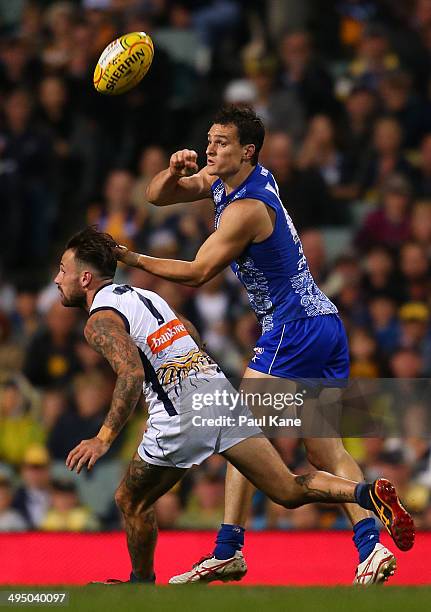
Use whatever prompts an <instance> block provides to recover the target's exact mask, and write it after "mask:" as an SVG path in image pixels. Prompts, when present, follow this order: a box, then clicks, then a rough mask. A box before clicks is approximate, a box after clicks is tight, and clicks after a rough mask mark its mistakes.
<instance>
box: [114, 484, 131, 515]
mask: <svg viewBox="0 0 431 612" xmlns="http://www.w3.org/2000/svg"><path fill="white" fill-rule="evenodd" d="M114 497H115V503H116V504H117V507H118V508H119V510H121V512H122V513H123V514H127V513H128V510H129V508H130V505H131V496H130V494H129V492H128V490H127V488H126V487H123V486H121V485H120V486H119V487H118V489H117V490H116V491H115V496H114Z"/></svg>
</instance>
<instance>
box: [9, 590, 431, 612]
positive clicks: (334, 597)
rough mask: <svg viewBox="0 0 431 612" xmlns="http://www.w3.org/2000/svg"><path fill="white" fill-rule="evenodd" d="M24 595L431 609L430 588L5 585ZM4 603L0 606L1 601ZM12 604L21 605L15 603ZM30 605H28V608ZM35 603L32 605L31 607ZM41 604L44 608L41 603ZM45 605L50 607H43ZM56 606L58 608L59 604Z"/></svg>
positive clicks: (173, 606) (105, 605) (200, 607)
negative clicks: (47, 593)
mask: <svg viewBox="0 0 431 612" xmlns="http://www.w3.org/2000/svg"><path fill="white" fill-rule="evenodd" d="M4 590H7V591H13V592H20V593H24V592H25V593H30V592H31V593H35V592H45V593H46V592H50V593H54V592H57V593H58V592H67V593H68V594H69V603H68V604H67V605H66V606H65V607H66V610H67V611H68V612H70V611H72V610H79V611H80V612H81V611H84V610H89V611H90V610H91V612H98V611H99V610H100V611H103V612H108V610H109V612H114V611H115V612H116V611H119V610H120V611H122V610H125V611H127V612H129V611H134V610H143V611H144V610H145V611H148V612H165V611H166V612H168V611H169V612H171V611H172V612H183V611H184V612H189V611H193V612H194V611H195V610H196V611H202V612H230V611H231V610H232V611H235V612H250V611H251V610H253V611H254V610H257V611H259V612H261V611H268V612H278V611H283V612H287V611H289V612H311V611H313V612H314V611H316V612H325V611H328V612H338V611H340V612H341V611H343V612H345V611H348V612H362V611H364V612H382V611H385V610H390V612H398V611H399V612H406V611H408V612H411V611H414V610H421V611H423V610H427V609H428V610H429V609H430V604H431V587H387V586H373V587H369V588H366V589H361V588H358V587H356V588H355V587H326V588H317V587H304V588H293V587H292V588H291V587H231V586H222V587H208V586H205V585H187V586H182V587H166V586H161V587H155V586H149V585H145V586H144V585H143V586H137V585H133V586H130V585H124V586H123V585H120V586H97V585H94V586H93V585H92V586H85V587H70V586H65V587H61V586H58V587H46V586H44V587H40V588H37V587H28V588H24V587H23V586H22V585H21V586H19V587H16V588H14V587H2V588H1V589H0V591H4ZM3 601H4V599H3ZM0 606H1V604H0ZM12 607H23V606H17V605H16V604H14V605H13V606H12ZM26 607H28V605H27V606H26ZM32 607H33V606H32ZM38 607H41V606H40V605H39V606H38ZM43 607H46V606H43ZM55 607H57V606H55Z"/></svg>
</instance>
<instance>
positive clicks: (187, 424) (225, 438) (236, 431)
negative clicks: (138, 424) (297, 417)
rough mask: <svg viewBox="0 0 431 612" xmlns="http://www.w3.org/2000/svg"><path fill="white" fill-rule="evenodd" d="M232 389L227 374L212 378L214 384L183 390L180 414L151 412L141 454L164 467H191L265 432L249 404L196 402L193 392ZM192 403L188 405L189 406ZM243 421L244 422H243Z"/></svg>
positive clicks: (179, 405)
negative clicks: (192, 395)
mask: <svg viewBox="0 0 431 612" xmlns="http://www.w3.org/2000/svg"><path fill="white" fill-rule="evenodd" d="M214 388H217V389H218V390H220V389H228V390H229V391H231V392H233V393H235V390H234V388H233V387H232V385H231V384H230V383H229V381H228V380H227V379H226V378H224V377H223V378H217V379H214V380H213V381H211V383H210V386H208V385H207V386H205V385H202V386H201V385H199V387H194V388H193V390H191V391H189V392H188V393H185V394H183V396H182V398H181V401H180V400H179V401H178V403H177V405H178V408H181V410H180V409H179V410H178V414H176V415H173V416H170V415H169V414H168V412H166V411H157V413H156V414H153V415H150V417H149V419H148V422H147V430H146V431H145V433H144V436H143V439H142V442H141V444H140V445H139V447H138V454H139V456H140V457H141V458H142V459H143V460H144V461H146V462H147V463H152V464H154V465H160V466H164V467H177V468H184V469H187V468H190V467H192V466H193V465H200V464H201V463H202V462H203V461H205V459H208V457H210V456H211V455H214V454H215V453H223V452H224V451H226V450H228V449H229V448H232V446H235V445H236V444H238V443H239V442H242V441H243V440H246V439H247V438H251V437H255V436H262V435H263V434H262V430H261V429H260V427H257V426H256V425H254V424H253V418H252V414H251V412H250V410H249V409H248V408H247V406H237V407H236V408H235V410H232V409H231V407H229V406H228V405H216V404H212V405H210V406H202V407H201V408H200V409H193V408H192V409H190V408H191V406H192V405H193V403H192V400H191V394H192V393H193V394H196V393H199V392H200V391H201V392H202V393H200V395H202V394H203V393H206V392H208V391H209V390H211V391H213V390H214ZM186 407H188V409H186ZM241 422H242V425H240V423H241Z"/></svg>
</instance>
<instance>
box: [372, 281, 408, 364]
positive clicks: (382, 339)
mask: <svg viewBox="0 0 431 612" xmlns="http://www.w3.org/2000/svg"><path fill="white" fill-rule="evenodd" d="M368 312H369V316H370V322H371V330H372V332H373V335H374V337H375V338H376V341H377V344H378V347H379V350H380V351H381V352H382V353H383V354H384V355H385V356H387V355H390V354H391V353H392V352H393V351H394V350H395V349H396V348H397V346H398V344H399V335H400V326H399V321H398V319H397V304H396V302H395V300H394V299H393V298H391V297H390V295H388V294H386V293H381V294H380V295H379V294H378V293H375V294H374V296H371V297H370V299H369V301H368Z"/></svg>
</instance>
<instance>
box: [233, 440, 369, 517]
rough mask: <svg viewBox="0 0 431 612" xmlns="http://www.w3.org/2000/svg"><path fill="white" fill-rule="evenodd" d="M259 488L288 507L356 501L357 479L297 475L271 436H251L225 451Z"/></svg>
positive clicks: (320, 474)
mask: <svg viewBox="0 0 431 612" xmlns="http://www.w3.org/2000/svg"><path fill="white" fill-rule="evenodd" d="M222 454H223V455H224V456H225V457H226V459H227V460H228V461H229V462H230V463H232V464H233V465H234V466H235V467H236V468H237V469H238V470H239V471H240V472H241V473H242V474H243V475H244V476H245V477H246V478H247V479H248V480H249V481H250V482H252V483H253V485H254V486H255V487H257V488H258V489H260V490H261V491H263V492H264V493H265V494H266V495H268V497H270V498H271V499H272V500H273V501H274V502H276V503H278V504H280V505H282V506H284V507H285V508H297V507H298V506H302V505H303V504H309V503H313V502H323V503H325V502H327V503H343V502H353V503H354V502H355V499H356V498H355V489H356V485H357V484H358V483H357V482H355V481H352V480H347V479H344V478H340V477H338V476H333V475H332V474H329V473H327V472H319V471H310V472H309V473H307V474H303V475H301V476H296V475H294V474H292V472H290V470H289V469H288V467H287V466H286V465H285V464H284V463H283V461H282V459H281V457H280V455H279V454H278V453H277V451H276V450H275V449H274V447H273V446H272V444H271V443H270V442H269V440H268V439H267V438H264V437H261V438H247V439H246V440H243V441H242V442H239V443H238V444H236V445H235V446H232V447H231V448H229V449H228V450H226V451H224V452H223V453H222Z"/></svg>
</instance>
